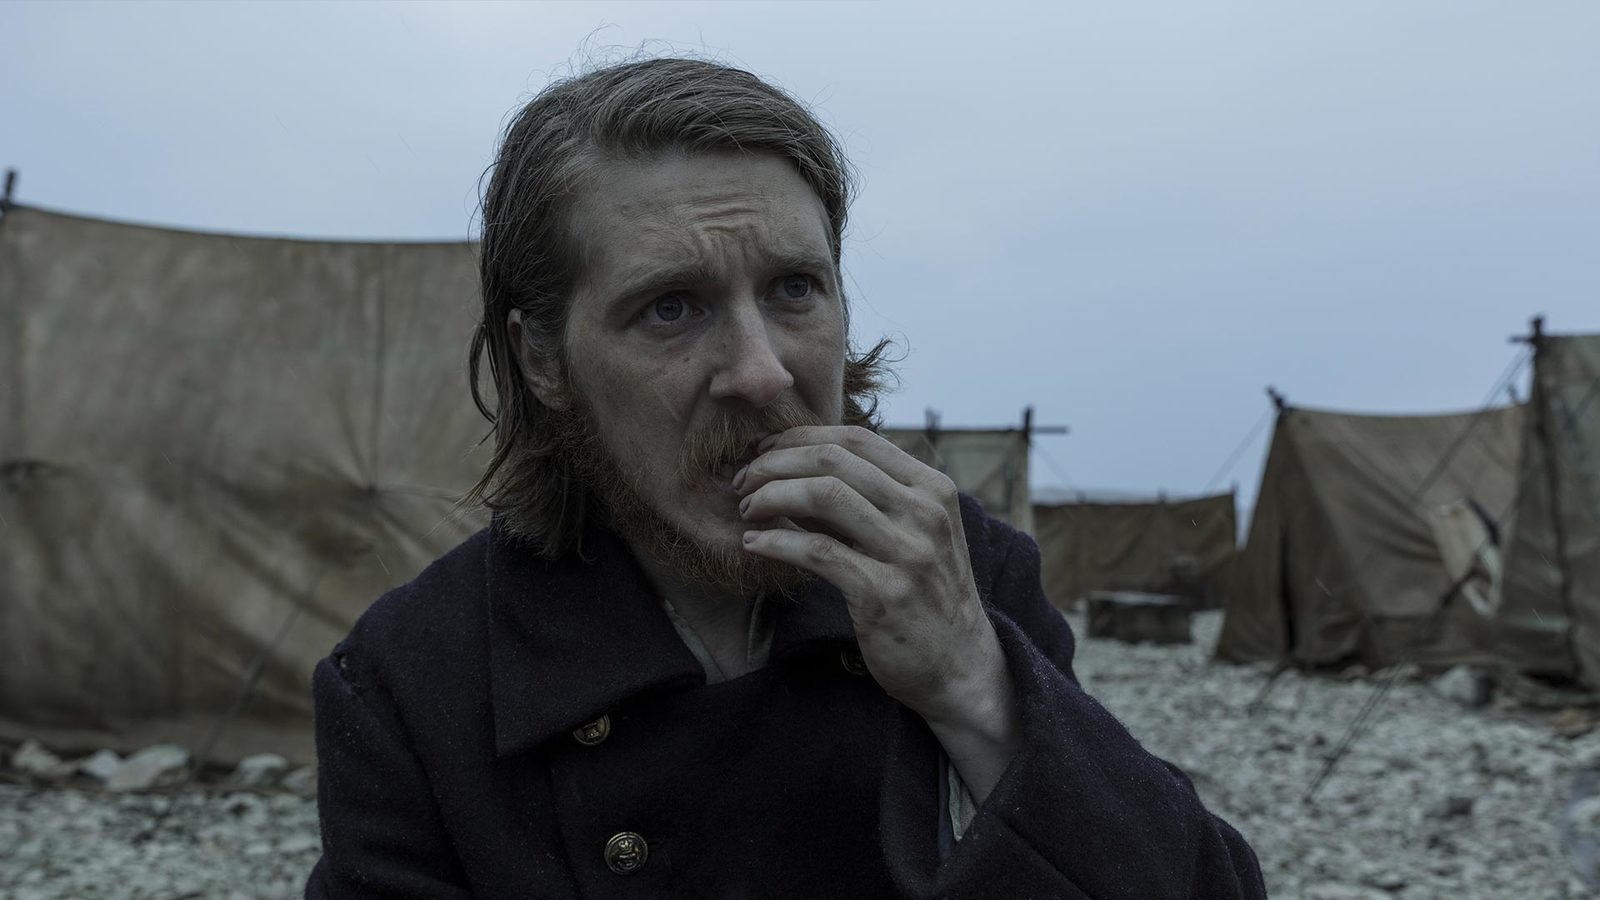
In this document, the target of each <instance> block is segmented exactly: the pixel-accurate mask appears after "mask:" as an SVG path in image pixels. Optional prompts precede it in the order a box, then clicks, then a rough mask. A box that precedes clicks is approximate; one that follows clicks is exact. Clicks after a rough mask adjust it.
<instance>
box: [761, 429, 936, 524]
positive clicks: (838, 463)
mask: <svg viewBox="0 0 1600 900" xmlns="http://www.w3.org/2000/svg"><path fill="white" fill-rule="evenodd" d="M821 475H831V476H833V477H835V478H837V479H839V480H840V481H843V482H844V483H845V484H848V485H850V487H852V488H854V489H855V491H856V493H858V494H860V495H861V496H862V497H864V498H866V501H867V502H868V503H871V504H872V505H873V506H876V507H877V508H879V509H881V510H884V511H885V512H893V510H894V508H895V507H897V506H899V505H900V503H899V502H898V501H899V500H900V494H901V492H903V491H904V490H905V486H904V485H902V484H901V483H900V482H898V481H896V480H895V479H893V478H891V477H890V476H889V474H888V473H886V472H884V471H883V469H882V468H880V467H878V466H875V465H873V464H872V463H870V462H868V461H866V460H865V459H862V458H861V457H860V456H857V455H856V454H855V453H852V452H851V451H850V450H848V449H846V448H845V447H844V446H842V445H840V444H809V445H807V446H803V447H782V448H778V449H774V450H769V451H767V452H766V453H763V454H761V455H760V456H757V457H756V458H755V459H753V460H751V461H750V464H749V465H747V466H745V468H744V477H743V480H741V481H737V482H736V484H737V486H738V490H739V493H741V494H746V495H748V494H751V493H754V492H755V491H756V490H757V489H759V488H760V487H761V486H762V485H765V484H767V483H769V482H772V481H777V480H779V479H785V478H810V477H813V476H821Z"/></svg>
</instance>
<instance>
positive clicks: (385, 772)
mask: <svg viewBox="0 0 1600 900" xmlns="http://www.w3.org/2000/svg"><path fill="white" fill-rule="evenodd" d="M355 669H356V666H355V664H354V662H353V661H352V660H350V659H349V657H348V655H347V653H346V652H345V650H344V648H343V647H342V646H341V647H336V648H335V649H334V651H333V654H332V655H331V656H329V657H328V658H327V659H324V660H323V661H322V662H320V663H318V664H317V669H316V673H315V675H314V676H313V679H312V682H313V694H314V696H315V701H316V736H317V814H318V819H319V820H320V822H321V826H322V858H321V859H320V860H318V862H317V864H316V867H315V868H314V869H312V871H311V876H310V879H309V880H308V881H307V883H306V897H307V898H308V900H348V898H366V897H371V898H377V897H386V898H408V897H410V898H419V900H420V898H433V900H453V898H467V897H471V896H472V893H471V891H470V890H469V889H468V887H467V885H466V877H465V875H464V874H463V872H462V870H461V866H460V863H459V862H458V861H457V859H456V856H455V853H454V849H453V846H452V844H451V841H450V837H449V835H448V834H447V833H446V831H445V827H444V823H443V821H442V820H441V817H440V815H439V809H438V806H437V804H436V803H435V802H434V799H433V792H432V789H431V787H430V785H429V783H428V778H427V775H426V773H425V772H424V771H423V769H422V766H421V764H420V763H418V761H417V758H416V756H415V754H413V753H412V752H411V749H410V746H409V743H408V741H407V740H406V737H405V730H404V727H403V725H402V723H401V722H400V720H399V717H398V716H397V715H396V714H395V712H394V710H393V708H392V705H391V704H390V702H389V701H388V700H387V697H386V695H385V694H384V692H383V691H381V690H374V689H371V688H366V689H364V688H363V687H361V686H359V685H360V682H361V681H362V679H360V678H358V677H352V672H353V671H354V670H355Z"/></svg>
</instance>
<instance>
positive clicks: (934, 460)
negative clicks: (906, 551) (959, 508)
mask: <svg viewBox="0 0 1600 900" xmlns="http://www.w3.org/2000/svg"><path fill="white" fill-rule="evenodd" d="M879 434H882V435H883V436H884V437H885V438H888V439H889V441H890V442H891V443H893V444H894V445H895V446H896V447H899V448H900V449H901V450H904V451H906V452H907V453H909V454H911V455H912V456H914V457H916V458H917V459H919V460H921V461H922V462H923V463H926V464H927V465H929V466H932V467H933V468H935V469H938V470H939V471H941V472H943V473H945V474H946V475H949V476H950V480H951V481H954V482H955V483H956V487H957V488H959V489H960V490H962V491H964V492H965V493H968V494H971V495H972V496H973V497H975V498H976V499H977V500H978V502H979V503H982V504H983V508H984V510H985V511H987V512H988V513H989V514H990V515H992V516H994V517H996V518H998V519H1001V520H1003V521H1005V522H1007V523H1009V524H1010V525H1011V526H1012V527H1014V528H1018V529H1020V530H1022V531H1026V532H1029V533H1032V531H1033V507H1032V504H1031V503H1030V502H1029V498H1028V433H1027V431H1026V430H1024V429H1020V428H1005V429H978V428H884V429H882V430H880V431H879Z"/></svg>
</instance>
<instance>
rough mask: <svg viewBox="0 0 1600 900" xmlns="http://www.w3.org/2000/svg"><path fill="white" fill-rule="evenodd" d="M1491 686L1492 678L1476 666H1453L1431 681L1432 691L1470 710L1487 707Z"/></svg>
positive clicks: (1491, 690) (1490, 695) (1491, 692)
mask: <svg viewBox="0 0 1600 900" xmlns="http://www.w3.org/2000/svg"><path fill="white" fill-rule="evenodd" d="M1492 686H1493V679H1492V677H1491V676H1490V675H1489V673H1488V672H1486V671H1484V670H1483V669H1480V668H1478V667H1477V666H1455V667H1454V668H1452V669H1450V670H1449V671H1448V672H1445V673H1444V674H1443V675H1440V676H1439V677H1438V678H1435V679H1434V680H1433V689H1434V690H1436V691H1438V692H1439V693H1440V694H1442V695H1444V696H1446V697H1449V698H1450V699H1451V700H1454V701H1455V702H1457V703H1459V704H1461V705H1462V706H1465V707H1468V708H1471V709H1476V708H1478V707H1481V706H1487V705H1488V703H1489V700H1490V699H1491V697H1492V695H1493V688H1492Z"/></svg>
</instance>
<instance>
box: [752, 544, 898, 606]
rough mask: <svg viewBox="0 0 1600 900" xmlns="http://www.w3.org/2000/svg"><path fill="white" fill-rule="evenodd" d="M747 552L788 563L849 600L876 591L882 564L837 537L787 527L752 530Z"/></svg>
mask: <svg viewBox="0 0 1600 900" xmlns="http://www.w3.org/2000/svg"><path fill="white" fill-rule="evenodd" d="M744 549H745V550H746V551H748V552H750V553H754V554H755V555H757V556H764V557H766V558H767V559H775V560H778V561H779V562H786V563H788V564H790V565H792V566H796V567H798V568H801V569H805V570H806V571H807V572H810V573H812V574H813V575H816V576H817V577H819V578H823V579H825V580H827V581H829V582H830V583H832V584H833V586H834V587H836V588H838V589H839V590H840V591H842V592H843V593H844V595H845V596H846V597H859V596H865V595H867V594H868V593H869V592H870V591H871V590H872V585H873V582H874V576H873V572H874V571H875V570H876V569H878V568H880V567H881V564H880V563H878V562H876V561H874V560H872V559H869V558H868V557H866V556H865V555H863V554H862V553H861V552H860V551H859V550H854V549H851V548H850V547H848V546H846V545H845V544H844V543H843V542H841V541H839V540H838V539H837V538H832V537H829V536H828V535H825V534H822V533H820V532H815V531H791V530H789V529H787V528H769V529H767V530H765V531H758V530H754V529H752V530H750V531H746V532H745V533H744Z"/></svg>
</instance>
